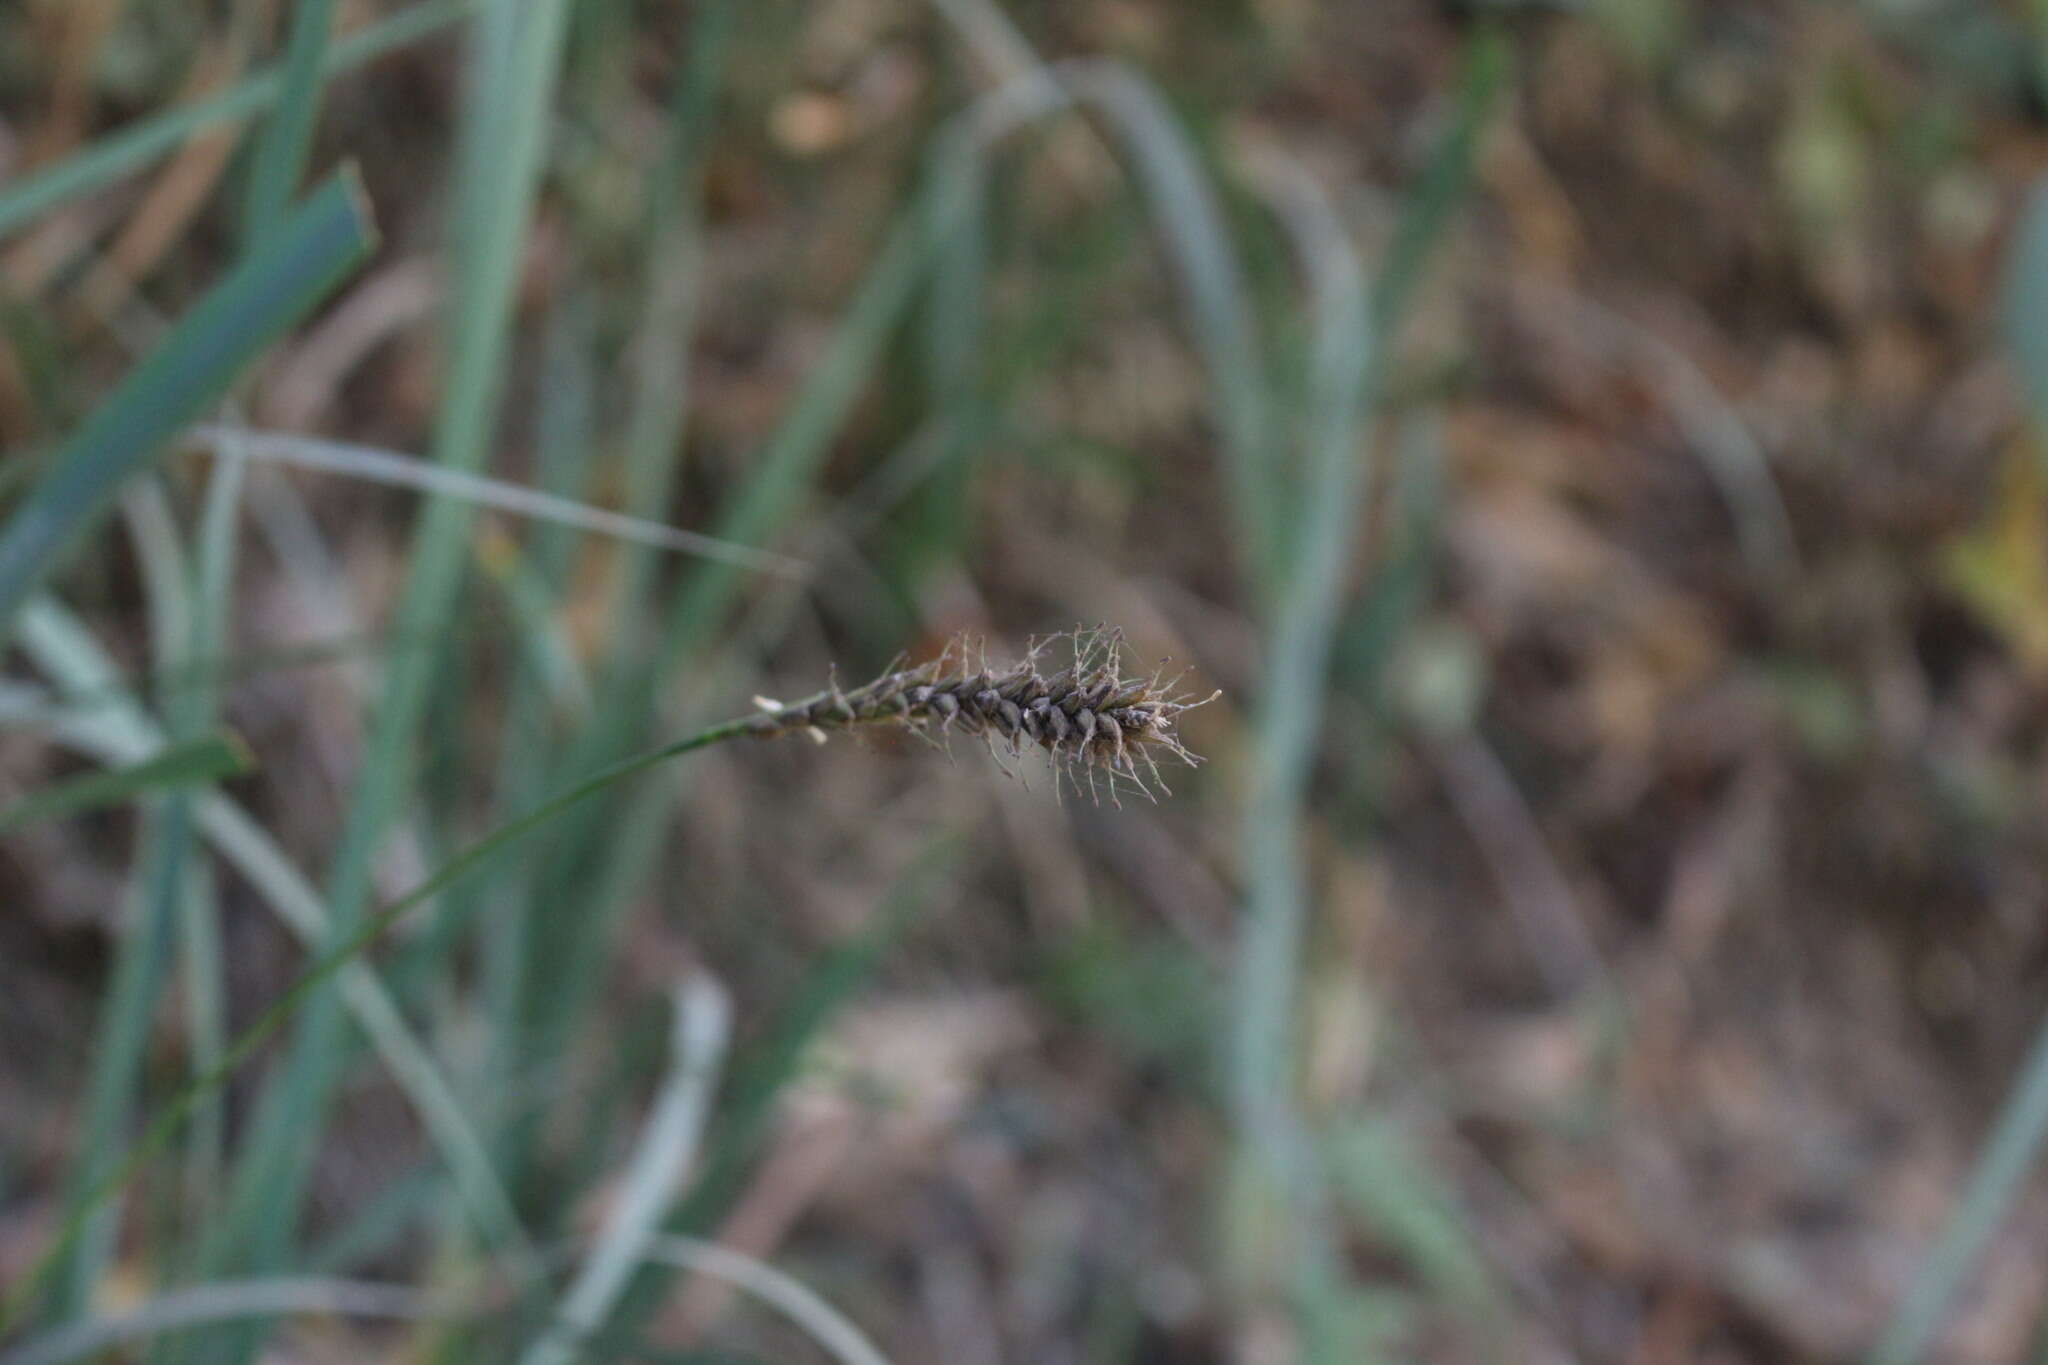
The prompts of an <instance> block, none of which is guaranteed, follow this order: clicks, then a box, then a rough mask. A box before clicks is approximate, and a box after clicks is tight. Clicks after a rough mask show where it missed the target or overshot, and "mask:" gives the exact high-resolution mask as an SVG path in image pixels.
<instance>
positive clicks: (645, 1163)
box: [520, 975, 732, 1365]
mask: <svg viewBox="0 0 2048 1365" xmlns="http://www.w3.org/2000/svg"><path fill="white" fill-rule="evenodd" d="M731 1032H732V1002H731V1001H730V999H729V998H728V997H727V996H726V993H725V988H724V987H723V986H720V985H719V984H718V983H717V981H715V980H713V979H712V978H711V977H708V976H701V975H700V976H697V977H694V978H693V979H691V980H690V981H688V982H685V983H684V984H683V985H681V986H679V987H677V988H676V991H675V1025H674V1029H673V1033H672V1041H671V1043H670V1064H669V1074H668V1078H667V1079H666V1080H665V1081H664V1082H663V1084H662V1089H661V1094H660V1096H659V1097H658V1098H657V1099H656V1100H655V1103H654V1108H653V1109H652V1110H651V1111H650V1112H649V1114H648V1116H647V1123H646V1125H645V1127H644V1128H643V1129H642V1131H641V1134H640V1143H639V1146H638V1147H637V1148H636V1149H635V1151H634V1153H633V1159H632V1162H631V1164H630V1165H629V1166H628V1167H627V1169H626V1172H625V1174H624V1176H623V1177H622V1178H621V1179H620V1181H619V1194H618V1198H617V1200H616V1201H615V1202H614V1203H613V1205H612V1209H611V1212H610V1214H609V1215H608V1216H607V1217H606V1219H605V1223H604V1227H603V1228H602V1229H601V1230H600V1231H599V1232H598V1234H597V1239H596V1242H595V1244H594V1245H593V1246H592V1247H591V1250H590V1255H589V1257H588V1258H587V1259H586V1260H585V1261H584V1264H583V1269H582V1270H581V1271H580V1272H578V1274H577V1276H576V1282H575V1283H574V1284H573V1285H571V1286H570V1288H569V1292H568V1293H567V1294H566V1295H564V1296H563V1299H562V1305H561V1308H560V1310H559V1311H558V1312H557V1314H556V1318H555V1323H554V1324H553V1325H552V1326H551V1327H550V1328H549V1330H548V1331H547V1332H545V1333H543V1334H542V1335H541V1336H540V1337H539V1338H538V1339H537V1340H536V1341H534V1342H533V1344H532V1345H531V1346H529V1347H528V1348H527V1350H526V1352H525V1354H523V1355H522V1356H521V1357H520V1361H521V1365H569V1362H570V1361H571V1360H572V1359H573V1358H574V1357H575V1356H576V1354H577V1352H578V1339H579V1338H582V1337H587V1336H589V1335H591V1334H592V1333H594V1332H596V1331H597V1330H598V1329H599V1328H601V1327H602V1326H603V1325H604V1320H605V1318H606V1317H607V1316H608V1315H609V1314H610V1313H611V1310H612V1306H613V1305H614V1304H615V1303H616V1302H617V1301H618V1298H619V1295H620V1294H621V1293H623V1292H624V1291H625V1288H626V1285H627V1282H628V1281H629V1280H630V1279H631V1278H632V1275H633V1271H634V1270H635V1269H636V1268H638V1266H639V1264H640V1262H641V1260H642V1259H644V1258H645V1257H646V1255H647V1249H648V1245H649V1243H650V1242H652V1241H653V1239H654V1236H655V1233H656V1232H657V1230H658V1229H659V1228H660V1226H661V1221H662V1219H663V1218H664V1217H666V1216H667V1214H668V1206H669V1204H670V1202H671V1201H673V1200H674V1199H675V1196H676V1191H677V1190H678V1189H679V1188H680V1187H681V1185H682V1182H683V1180H684V1178H685V1177H686V1176H688V1174H689V1172H690V1168H691V1166H692V1165H694V1164H695V1162H696V1158H697V1144H698V1140H699V1139H700V1138H702V1136H703V1134H704V1120H705V1116H706V1115H707V1114H708V1113H709V1112H710V1110H711V1097H712V1094H713V1092H714V1091H715V1090H716V1089H717V1087H718V1073H719V1066H720V1064H721V1063H722V1062H723V1061H724V1059H725V1047H726V1042H727V1039H728V1038H729V1037H730V1035H731Z"/></svg>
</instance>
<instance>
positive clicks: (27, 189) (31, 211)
mask: <svg viewBox="0 0 2048 1365" xmlns="http://www.w3.org/2000/svg"><path fill="white" fill-rule="evenodd" d="M480 3H482V0H427V3H425V4H420V5H415V6H413V7H412V8H411V9H409V10H405V11H403V12H401V13H398V14H394V15H392V16H391V17H390V18H389V19H386V20H384V21H383V22H382V23H379V24H373V25H371V26H370V27H369V28H366V29H364V30H363V31H362V32H360V33H356V34H352V35H350V36H349V37H347V38H344V39H342V40H341V41H340V42H337V43H335V44H334V46H333V48H332V49H331V50H330V52H329V54H328V59H327V62H326V64H325V66H324V67H323V74H325V75H326V76H328V77H333V76H337V75H340V74H341V73H342V72H344V71H353V70H354V69H355V68H357V67H359V66H366V65H368V64H369V63H371V62H373V61H376V60H377V59H378V58H379V57H382V56H384V55H385V54H387V53H390V52H395V51H397V50H399V49H400V48H404V47H408V46H410V45H412V44H413V43H416V42H418V41H419V40H420V39H422V38H425V37H427V36H429V35H430V34H433V33H435V32H438V31H439V30H441V29H444V28H447V27H448V26H449V25H450V24H453V23H455V22H456V21H457V20H459V19H464V18H467V17H468V16H469V15H470V14H471V13H472V12H473V11H475V9H476V8H477V6H478V5H479V4H480ZM283 91H284V76H283V73H282V72H281V71H280V70H279V69H277V68H275V67H273V68H271V69H270V70H267V71H264V72H261V73H259V74H257V75H254V76H251V77H250V78H249V79H247V80H245V81H243V82H241V83H240V84H239V85H236V86H233V87H231V88H230V89H228V90H226V91H223V92H222V93H221V94H219V95H216V96H214V97H213V98H212V99H209V100H201V101H199V102H198V103H196V104H187V105H182V106H180V107H179V108H176V109H172V110H169V111H167V112H165V113H162V114H158V115H156V116H155V117H153V118H146V119H143V120H142V121H140V122H139V123H136V124H134V125H133V126H131V127H128V128H124V129H122V130H121V131H120V132H118V133H112V134H109V135H108V136H106V137H103V138H101V139H100V140H99V141H98V142H95V143H93V144H92V145H91V146H90V147H87V148H86V149H85V150H83V151H81V152H79V153H78V154H77V155H75V156H71V157H67V158H65V159H64V160H63V161H60V162H58V163H57V164H56V165H54V166H52V167H50V168H49V169H48V170H44V171H38V172H37V173H36V174H34V175H27V176H23V177H22V178H21V179H20V180H18V181H15V182H13V183H11V184H9V185H8V186H7V187H6V188H4V189H0V239H5V238H6V237H8V236H10V235H12V234H13V233H15V232H18V231H20V230H21V229H22V228H23V227H25V226H26V225H27V224H29V223H31V222H33V221H35V220H36V219H37V218H39V217H41V216H42V215H43V214H45V213H48V212H49V211H50V210H51V209H54V208H56V207H58V206H59V205H61V204H66V203H69V202H70V201H71V200H73V199H78V198H81V197H82V196H84V195H88V194H91V193H92V192H93V191H94V190H97V189H101V188H103V187H105V186H107V185H111V184H112V183H114V182H115V181H116V180H119V179H120V178H121V177H122V176H124V175H129V174H131V173H133V172H135V171H138V170H140V169H142V168H143V167H144V166H147V165H149V164H150V163H151V162H152V161H155V160H157V159H159V158H161V157H164V156H168V155H169V154H170V153H171V152H172V151H173V150H174V149H176V148H177V146H178V145H179V144H180V143H182V142H184V141H185V139H186V138H189V137H191V136H192V135H193V134H195V133H200V132H204V131H205V130H206V129H208V128H212V127H215V126H216V125H218V124H222V123H232V122H233V121H234V120H236V119H240V118H247V117H249V116H250V115H251V114H256V113H260V112H262V111H263V110H265V109H267V108H269V107H270V106H271V105H273V104H275V103H276V102H277V100H278V98H279V97H280V95H281V94H282V93H283Z"/></svg>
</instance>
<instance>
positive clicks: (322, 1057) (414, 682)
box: [200, 0, 569, 1360]
mask: <svg viewBox="0 0 2048 1365" xmlns="http://www.w3.org/2000/svg"><path fill="white" fill-rule="evenodd" d="M568 8H569V7H568V5H567V3H566V0H534V3H529V4H524V5H519V6H500V7H494V8H490V9H487V10H485V11H484V13H483V16H482V20H481V22H480V24H479V26H478V29H477V32H476V38H477V48H476V53H477V57H478V64H477V66H476V67H475V68H474V70H475V76H476V79H475V83H474V84H473V85H472V86H471V88H470V90H469V92H468V102H467V105H466V122H465V124H464V142H463V148H462V163H461V168H460V169H461V184H460V190H459V194H458V198H457V205H458V208H457V222H456V227H455V233H454V235H453V238H452V240H451V243H450V247H451V250H452V252H453V254H454V260H453V262H452V264H453V266H454V278H455V288H454V289H453V291H452V294H451V302H452V305H453V313H452V316H451V319H450V337H449V357H448V384H447V389H446V391H445V394H444V397H443V402H442V406H441V411H440V415H439V420H438V422H437V425H436V430H435V439H434V445H435V450H434V454H435V458H436V460H437V462H438V463H440V464H441V465H442V466H444V467H445V468H447V469H450V470H453V471H457V472H461V473H475V472H476V471H477V470H478V469H480V468H481V466H482V465H483V463H484V456H485V452H486V450H487V448H488V446H489V443H490V441H491V438H492V435H493V432H494V430H495V426H496V421H497V413H498V399H499V396H500V393H501V391H502V388H503V384H504V371H505V363H506V357H507V353H508V348H509V343H510V325H509V324H510V321H511V316H512V308H513V303H514V295H515V292H516V288H517V284H518V276H519V264H520V259H521V253H522V249H523V246H524V243H525V240H526V231H527V223H528V219H529V217H530V215H531V212H532V206H533V200H534V196H535V192H536V190H537V188H538V186H539V182H540V172H541V164H542V154H543V151H544V150H545V146H546V132H547V128H548V123H549V119H550V116H551V114H552V110H553V104H554V88H555V80H556V77H557V74H558V71H559V68H560V58H561V51H562V38H563V32H564V29H565V26H566V20H567V15H568ZM473 515H474V511H473V509H472V508H471V507H470V506H468V505H467V504H465V503H462V502H459V501H455V500H451V499H445V498H437V499H435V500H433V501H432V502H430V503H429V504H428V505H427V507H426V509H425V511H424V512H423V513H422V515H421V518H420V521H419V523H418V525H417V527H416V528H415V531H414V535H413V539H412V546H411V551H410V555H409V567H408V572H407V576H406V582H405V587H404V590H403V592H402V595H401V598H400V604H399V608H398V612H397V628H398V630H399V631H400V632H401V633H411V632H414V631H420V632H426V631H432V630H437V629H440V628H442V627H443V626H444V625H445V623H446V622H447V621H448V620H449V618H450V615H451V612H452V610H453V608H454V605H455V602H456V600H457V595H458V590H459V588H460V584H461V578H462V573H463V569H464V566H465V565H466V563H467V561H468V558H469V529H470V524H471V521H472V518H473ZM442 656H443V651H439V650H435V651H427V652H422V653H419V654H407V655H404V656H402V657H400V658H398V659H395V660H394V661H393V662H392V665H391V667H390V668H389V670H388V671H387V673H386V675H385V679H384V683H383V687H382V690H381V693H380V696H379V698H378V701H377V704H376V706H375V709H374V717H375V719H374V724H373V728H372V731H371V734H370V738H369V741H368V743H367V745H366V746H365V751H364V753H363V756H362V759H361V763H360V766H359V769H358V772H359V774H360V776H359V780H358V782H357V786H356V790H355V793H354V799H353V800H352V801H351V803H350V806H349V810H348V815H347V817H346V821H345V823H344V825H343V829H342V833H341V837H340V841H339V848H338V851H337V853H336V857H335V861H334V864H333V866H332V868H331V870H330V874H329V883H328V911H329V914H330V916H331V924H332V932H333V933H334V935H335V938H336V941H338V942H341V943H343V944H347V943H348V942H351V941H353V940H352V936H353V935H356V934H357V932H358V929H359V926H361V925H362V924H363V923H364V915H365V912H366V909H367V906H368V904H369V901H370V897H371V867H372V863H373V859H374V855H375V853H376V851H377V849H378V847H379V845H380V843H381V841H382V839H383V837H384V835H385V833H386V831H387V830H388V828H389V827H390V825H391V823H392V821H393V819H394V818H395V816H396V814H397V812H398V810H399V808H400V806H401V804H402V803H403V802H404V800H405V797H406V792H407V790H408V788H409V787H410V785H411V782H412V778H413V771H414V758H415V752H414V750H415V743H414V741H415V737H416V734H417V731H418V727H419V722H420V719H421V717H422V715H423V714H424V712H425V708H426V705H427V701H428V698H429V695H430V693H431V691H432V686H433V681H434V677H435V674H436V671H437V669H438V668H439V666H440V665H441V663H442V662H443V657H442ZM372 922H374V921H372ZM314 985H315V986H317V985H319V983H318V982H315V983H314ZM308 990H309V991H312V987H309V988H308ZM313 994H314V997H315V998H314V999H313V1000H312V1001H311V1002H310V1004H309V1007H308V1008H307V1010H306V1013H305V1017H304V1018H303V1019H302V1020H301V1021H300V1026H299V1028H298V1029H297V1032H296V1034H295V1036H294V1039H293V1042H292V1046H291V1049H290V1055H289V1060H288V1061H287V1063H286V1064H285V1067H284V1069H283V1071H282V1073H281V1074H280V1075H279V1077H278V1079H277V1080H276V1081H275V1082H274V1083H273V1084H272V1085H271V1086H270V1087H269V1088H268V1090H267V1091H266V1093H265V1096H264V1100H263V1103H262V1106H261V1108H260V1110H259V1112H258V1114H257V1116H256V1119H255V1121H254V1123H253V1125H252V1129H251V1133H250V1137H249V1141H248V1142H247V1144H246V1145H245V1156H244V1159H243V1162H242V1164H241V1166H240V1167H239V1169H238V1170H237V1172H236V1176H235V1180H234V1189H233V1193H232V1195H231V1197H230V1200H229V1208H228V1210H227V1212H226V1214H225V1216H223V1217H222V1218H221V1219H220V1220H219V1221H218V1223H217V1225H216V1227H215V1228H214V1229H213V1230H212V1233H213V1235H212V1236H210V1237H209V1239H208V1243H207V1245H206V1247H205V1248H204V1249H203V1250H202V1254H201V1258H200V1259H201V1262H202V1264H204V1265H206V1266H207V1267H208V1268H209V1271H210V1272H212V1273H218V1272H219V1271H220V1270H221V1269H224V1268H229V1267H232V1268H234V1269H236V1270H239V1271H242V1272H244V1273H264V1272H268V1271H271V1270H274V1269H275V1268H277V1267H278V1266H280V1265H282V1264H284V1263H285V1262H286V1261H287V1259H288V1257H289V1252H290V1247H291V1243H292V1242H293V1240H294V1239H295V1237H296V1236H297V1225H298V1212H299V1208H300V1205H301V1202H302V1196H303V1193H304V1191H305V1187H306V1183H307V1181H308V1179H309V1178H310V1175H311V1167H312V1161H313V1156H314V1153H315V1152H316V1151H317V1149H318V1147H319V1140H318V1139H319V1135H320V1134H321V1133H322V1132H323V1131H324V1128H325V1122H326V1113H327V1109H328V1105H329V1101H330V1100H331V1098H332V1096H333V1094H334V1090H335V1088H336V1086H337V1085H338V1084H339V1082H340V1079H341V1075H342V1071H343V1066H344V1063H345V1060H346V1054H347V1050H348V1049H347V1038H346V1034H345V1032H344V1020H343V1017H342V1013H341V1001H340V1000H339V998H338V996H336V995H335V993H334V992H333V991H331V990H324V989H323V990H318V991H314V992H313ZM257 1342H258V1336H257V1335H256V1334H255V1333H253V1332H248V1331H241V1330H238V1331H236V1332H235V1333H233V1334H232V1339H231V1340H230V1339H223V1340H221V1341H220V1342H218V1343H208V1346H207V1353H208V1354H209V1355H217V1356H219V1357H220V1358H223V1359H228V1360H241V1359H246V1358H247V1357H248V1356H249V1355H250V1354H251V1353H252V1352H253V1351H254V1349H255V1348H256V1345H257Z"/></svg>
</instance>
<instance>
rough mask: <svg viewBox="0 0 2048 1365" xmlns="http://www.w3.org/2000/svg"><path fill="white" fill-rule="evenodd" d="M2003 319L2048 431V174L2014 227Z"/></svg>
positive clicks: (2032, 403)
mask: <svg viewBox="0 0 2048 1365" xmlns="http://www.w3.org/2000/svg"><path fill="white" fill-rule="evenodd" d="M2002 321H2003V322H2004V325H2005V344H2006V345H2007V346H2010V347H2011V348H2012V363H2013V370H2014V373H2015V375H2016V377H2017V378H2018V379H2019V383H2020V390H2021V392H2023V393H2025V394H2026V397H2027V405H2028V407H2029V409H2030V410H2031V411H2032V413H2033V417H2034V424H2035V426H2036V428H2037V430H2038V431H2039V432H2041V433H2048V178H2043V179H2042V180H2041V181H2040V182H2039V183H2038V184H2037V185H2036V186H2035V188H2034V192H2033V194H2032V195H2031V196H2030V197H2029V198H2028V200H2027V207H2026V211H2025V212H2023V213H2022V214H2021V215H2020V221H2019V223H2018V225H2017V226H2016V227H2014V229H2013V234H2012V256H2011V259H2010V260H2009V261H2008V262H2007V265H2006V276H2005V308H2004V312H2003V317H2002ZM2043 449H2044V450H2048V443H2044V445H2043Z"/></svg>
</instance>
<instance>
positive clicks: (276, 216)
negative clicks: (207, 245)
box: [243, 0, 334, 243]
mask: <svg viewBox="0 0 2048 1365" xmlns="http://www.w3.org/2000/svg"><path fill="white" fill-rule="evenodd" d="M333 29H334V0H298V3H297V5H296V7H295V8H294V10H293V13H292V31H291V37H290V39H289V41H288V42H287V43H286V46H285V56H284V71H283V74H282V76H281V78H280V86H279V89H280V92H281V93H280V95H279V97H278V101H277V108H276V110H275V111H274V112H273V113H272V114H271V116H270V118H269V120H268V121H266V122H265V124H264V126H263V136H262V137H260V138H258V139H257V141H256V151H255V155H254V157H253V158H252V159H251V161H250V164H249V197H248V201H247V203H246V205H245V207H244V214H243V235H244V238H245V239H246V240H247V241H249V242H251V243H255V242H259V241H261V240H262V239H263V238H264V237H265V236H266V235H268V233H269V232H270V230H271V229H272V228H273V227H275V226H276V225H277V223H278V222H279V221H280V220H281V219H282V218H283V217H284V215H285V211H286V209H288V208H289V207H290V206H291V201H292V194H293V193H294V192H295V191H296V190H297V189H298V187H299V180H300V178H301V177H302V176H303V175H304V174H305V172H306V153H307V151H308V150H309V149H310V148H311V146H312V143H313V122H314V117H315V115H316V114H317V113H318V112H319V109H320V87H321V85H322V83H323V82H322V81H321V67H322V66H323V65H324V64H325V63H326V60H327V42H328V38H329V36H330V35H331V33H332V32H333Z"/></svg>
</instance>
